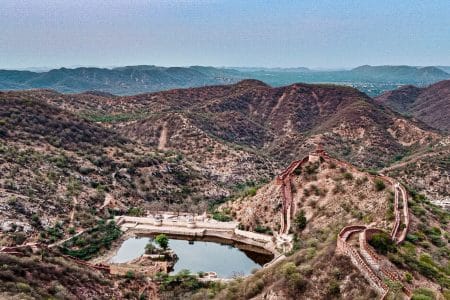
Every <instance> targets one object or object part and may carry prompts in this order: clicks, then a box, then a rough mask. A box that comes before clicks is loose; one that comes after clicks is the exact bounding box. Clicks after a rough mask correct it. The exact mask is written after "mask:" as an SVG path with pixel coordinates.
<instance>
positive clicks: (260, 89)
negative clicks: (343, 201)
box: [3, 80, 443, 190]
mask: <svg viewBox="0 0 450 300" xmlns="http://www.w3.org/2000/svg"><path fill="white" fill-rule="evenodd" d="M3 95H4V96H5V97H6V96H7V97H12V98H14V97H18V98H21V97H24V98H27V99H34V100H35V101H41V102H45V103H47V104H50V105H52V106H57V107H59V108H61V109H64V110H66V111H69V112H71V113H73V114H75V115H77V116H78V117H79V118H82V119H84V120H87V121H91V122H95V123H97V124H98V125H101V126H102V127H104V128H107V129H108V130H112V131H114V132H115V133H117V134H119V135H121V136H123V137H126V138H127V139H130V140H132V141H133V142H134V143H137V144H140V145H142V146H143V147H148V148H151V149H159V151H163V152H167V151H169V152H170V151H172V152H173V151H174V152H176V153H177V154H179V155H180V156H179V157H183V158H184V159H185V161H188V162H189V163H190V165H191V167H192V169H193V170H195V171H197V172H199V173H200V174H201V175H202V176H203V177H206V178H210V179H212V180H214V181H217V182H219V184H220V185H223V186H224V188H226V189H228V190H234V189H235V188H236V186H237V185H242V184H243V183H246V182H247V183H249V184H250V185H254V184H257V183H258V182H260V181H264V180H267V179H269V178H272V177H273V175H274V174H275V173H276V172H277V171H279V170H281V168H282V167H283V166H284V165H286V164H287V163H289V162H290V161H291V160H293V159H295V158H296V157H298V156H302V155H305V154H307V153H308V152H309V151H310V150H311V149H314V148H315V147H316V146H317V144H322V145H323V146H324V147H326V149H327V150H328V152H330V153H332V154H333V155H335V156H337V157H341V158H344V159H346V160H348V161H351V162H352V163H354V164H356V165H358V166H359V167H361V168H382V167H387V166H389V165H391V164H392V163H393V162H396V161H398V160H400V159H402V158H404V157H406V156H409V155H410V154H412V153H415V152H417V151H423V149H426V148H427V147H428V146H433V145H435V144H437V143H439V141H441V140H442V138H443V136H442V134H440V133H438V132H436V131H433V130H432V129H430V128H429V127H427V126H426V125H424V124H423V123H420V122H416V121H413V120H411V119H409V118H406V117H403V116H401V115H400V114H397V113H394V112H392V111H391V110H389V109H386V108H385V107H384V106H380V105H377V104H375V103H374V102H373V100H372V99H370V98H369V97H367V96H366V95H365V94H363V93H361V92H359V91H358V90H356V89H353V88H349V87H342V86H334V85H310V84H294V85H290V86H286V87H279V88H271V87H269V86H267V85H265V84H264V83H262V82H260V81H255V80H245V81H241V82H239V83H237V84H233V85H224V86H210V87H202V88H192V89H179V90H171V91H167V92H158V93H151V94H141V95H135V96H127V97H117V96H112V95H109V94H105V93H83V94H73V95H65V94H59V93H56V92H54V91H50V90H35V91H26V92H8V93H4V94H3ZM250 170H252V171H250Z"/></svg>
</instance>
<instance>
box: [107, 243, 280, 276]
mask: <svg viewBox="0 0 450 300" xmlns="http://www.w3.org/2000/svg"><path fill="white" fill-rule="evenodd" d="M151 240H152V239H151V238H148V237H137V238H129V239H127V240H125V241H124V242H123V243H122V245H121V246H120V248H119V250H118V251H117V253H116V255H115V256H114V257H113V258H112V259H111V262H113V263H125V262H129V261H131V260H133V259H135V258H138V257H139V256H141V255H142V254H144V252H145V245H147V243H148V242H149V241H151ZM169 247H170V248H171V249H172V250H173V251H174V252H175V253H176V254H177V256H178V261H177V262H176V264H175V266H174V269H173V271H172V273H178V272H179V271H181V270H183V269H187V270H190V271H191V273H197V272H200V271H203V272H207V271H214V272H216V273H217V275H218V276H219V277H221V278H231V277H233V275H249V274H250V273H251V271H252V270H253V269H255V268H258V269H259V268H261V266H262V265H263V264H265V263H267V262H269V261H270V260H272V258H273V257H272V255H269V254H260V253H256V252H250V251H244V250H241V249H238V248H236V247H234V246H232V245H226V244H221V243H218V242H211V241H202V240H196V241H187V240H181V239H173V238H170V239H169Z"/></svg>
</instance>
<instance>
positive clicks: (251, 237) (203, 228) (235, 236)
mask: <svg viewBox="0 0 450 300" xmlns="http://www.w3.org/2000/svg"><path fill="white" fill-rule="evenodd" d="M115 220H116V223H117V224H118V225H120V227H121V229H122V230H123V231H128V230H133V231H134V232H136V233H149V234H158V233H164V234H168V235H174V236H188V237H198V238H202V237H215V238H221V239H225V240H230V241H234V242H238V243H242V244H246V245H251V246H253V247H254V248H255V250H257V249H258V248H260V249H264V250H265V251H264V252H270V253H273V254H274V255H275V256H277V255H279V252H278V250H277V245H276V242H275V240H276V239H275V238H274V237H272V236H269V235H264V234H260V233H255V232H250V231H244V230H240V229H238V223H236V222H218V221H215V220H211V219H209V218H206V217H192V216H185V215H175V214H169V213H167V214H165V215H148V216H147V217H130V216H118V217H116V218H115Z"/></svg>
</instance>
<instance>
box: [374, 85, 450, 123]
mask: <svg viewBox="0 0 450 300" xmlns="http://www.w3.org/2000/svg"><path fill="white" fill-rule="evenodd" d="M375 100H376V102H378V103H381V104H383V105H386V106H388V107H390V108H392V109H393V110H395V111H397V112H400V113H402V114H407V115H411V116H413V117H415V118H417V119H418V120H421V121H423V122H424V123H426V124H428V125H429V126H431V127H434V128H437V129H440V130H443V131H447V132H448V131H450V121H449V118H448V116H449V115H450V80H445V81H440V82H438V83H435V84H433V85H430V86H428V87H426V88H417V87H414V86H404V87H401V88H399V89H397V90H393V91H389V92H386V93H384V94H382V95H380V96H378V97H376V98H375Z"/></svg>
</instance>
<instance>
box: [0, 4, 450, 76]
mask: <svg viewBox="0 0 450 300" xmlns="http://www.w3.org/2000/svg"><path fill="white" fill-rule="evenodd" d="M136 64H155V65H164V66H173V65H179V66H185V65H212V66H269V67H273V66H281V67H293V66H308V67H342V66H347V67H352V66H357V65H362V64H372V65H380V64H395V65H398V64H410V65H450V0H354V1H349V0H348V1H347V0H329V1H325V0H310V1H306V0H297V1H294V0H290V1H289V0H273V1H269V0H267V1H264V0H241V1H237V0H165V1H163V0H67V1H66V0H53V1H50V0H0V68H23V67H40V66H48V67H60V66H74V65H86V66H88V65H91V66H92V65H93V66H120V65H136Z"/></svg>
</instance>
